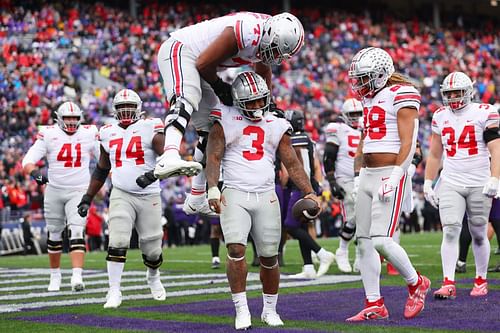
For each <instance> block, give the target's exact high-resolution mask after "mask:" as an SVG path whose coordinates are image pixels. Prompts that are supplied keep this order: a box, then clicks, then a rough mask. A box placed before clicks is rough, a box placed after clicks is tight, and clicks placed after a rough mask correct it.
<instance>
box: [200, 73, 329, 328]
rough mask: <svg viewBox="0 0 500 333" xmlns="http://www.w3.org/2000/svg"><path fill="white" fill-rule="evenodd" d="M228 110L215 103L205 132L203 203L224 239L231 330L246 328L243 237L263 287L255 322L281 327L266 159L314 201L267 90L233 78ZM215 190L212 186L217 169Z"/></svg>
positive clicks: (274, 209)
mask: <svg viewBox="0 0 500 333" xmlns="http://www.w3.org/2000/svg"><path fill="white" fill-rule="evenodd" d="M231 92H232V96H233V100H234V104H235V106H234V107H229V106H224V105H221V112H220V117H219V118H218V119H216V122H215V124H214V125H213V126H212V128H211V130H210V135H209V139H208V146H207V180H208V186H209V188H208V200H209V204H210V206H211V207H212V209H213V210H214V211H215V212H217V213H220V214H221V215H220V220H221V227H222V233H223V234H224V239H225V241H226V246H227V250H228V254H227V276H228V280H229V286H230V288H231V293H232V299H233V303H234V306H235V308H236V318H235V328H236V329H247V328H249V327H250V326H251V316H250V311H249V309H248V305H247V298H246V292H245V289H246V277H247V265H246V261H245V250H246V244H247V238H248V235H249V234H251V235H252V238H253V241H254V242H255V245H256V248H257V253H258V255H259V258H260V265H261V267H260V276H261V281H262V285H263V287H262V289H263V304H264V305H263V310H262V315H261V319H262V321H263V322H265V323H267V324H268V325H270V326H281V325H283V321H282V320H281V318H280V316H279V315H278V313H277V312H276V303H277V299H278V288H279V274H280V273H279V265H278V259H277V257H278V246H279V242H280V238H281V218H280V205H279V201H278V197H277V195H276V192H275V184H274V179H275V174H274V162H275V159H276V154H277V153H279V155H280V158H281V161H282V163H283V164H284V165H285V167H286V168H287V170H288V173H289V175H290V178H291V179H292V180H293V181H294V183H295V185H296V186H297V187H298V188H299V189H300V190H301V191H302V192H303V193H306V196H305V197H307V198H311V199H313V200H315V201H316V203H317V204H318V207H319V205H320V202H319V199H318V197H317V196H316V194H315V193H314V191H313V188H312V185H311V182H310V181H309V177H308V176H307V175H306V173H305V171H304V168H303V167H302V165H301V164H300V161H299V160H298V159H297V156H296V154H295V152H294V150H293V148H292V146H291V143H290V134H291V126H290V124H289V123H288V122H287V121H286V120H285V119H282V118H277V117H276V116H274V115H272V114H270V113H269V112H268V111H269V104H270V91H269V88H268V86H267V85H266V82H265V80H264V79H263V78H262V77H260V76H259V75H258V74H256V73H254V72H243V73H241V74H239V75H238V76H237V77H236V79H235V81H234V82H233V84H232V88H231ZM221 164H222V169H223V172H224V188H223V190H222V193H221V192H220V191H219V189H218V187H217V182H218V180H219V172H220V166H221Z"/></svg>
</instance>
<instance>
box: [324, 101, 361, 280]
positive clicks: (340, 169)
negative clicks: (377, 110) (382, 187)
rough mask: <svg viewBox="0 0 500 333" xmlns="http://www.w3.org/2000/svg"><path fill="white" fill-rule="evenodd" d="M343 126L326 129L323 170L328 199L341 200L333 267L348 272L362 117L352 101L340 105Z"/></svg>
mask: <svg viewBox="0 0 500 333" xmlns="http://www.w3.org/2000/svg"><path fill="white" fill-rule="evenodd" d="M340 116H341V118H342V119H343V120H344V122H343V123H330V124H328V125H327V127H326V130H325V133H326V144H325V153H324V155H323V166H324V168H325V173H326V179H327V180H328V183H329V184H330V190H331V193H332V195H333V196H334V197H335V198H337V199H339V200H342V202H341V209H342V217H343V225H342V230H341V231H340V233H339V237H340V240H339V248H338V249H337V251H336V252H335V257H336V261H337V266H338V268H339V270H340V271H341V272H344V273H350V272H352V267H351V264H350V263H349V242H350V240H351V239H352V238H353V237H354V233H355V231H356V220H355V214H354V196H353V195H352V189H353V187H354V156H355V154H356V149H357V147H358V145H359V140H360V137H361V131H360V130H359V122H360V119H362V117H363V105H362V104H361V102H360V101H358V100H357V99H355V98H349V99H347V100H346V101H345V102H344V104H343V105H342V109H341V114H340Z"/></svg>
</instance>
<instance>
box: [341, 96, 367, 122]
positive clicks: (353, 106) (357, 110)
mask: <svg viewBox="0 0 500 333" xmlns="http://www.w3.org/2000/svg"><path fill="white" fill-rule="evenodd" d="M340 118H341V119H343V120H344V122H345V123H346V124H347V125H349V126H350V127H352V128H358V127H359V125H360V119H362V118H363V104H361V102H360V101H358V100H357V99H355V98H349V99H347V100H346V101H345V102H344V104H343V105H342V109H341V113H340Z"/></svg>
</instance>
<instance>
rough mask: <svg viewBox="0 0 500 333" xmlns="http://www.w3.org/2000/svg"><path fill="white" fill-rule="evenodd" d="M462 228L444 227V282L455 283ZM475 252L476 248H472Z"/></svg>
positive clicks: (442, 254) (442, 252)
mask: <svg viewBox="0 0 500 333" xmlns="http://www.w3.org/2000/svg"><path fill="white" fill-rule="evenodd" d="M461 229H462V227H461V226H443V241H442V242H441V261H442V265H443V280H444V278H447V279H448V280H450V281H455V265H456V263H457V260H458V244H459V237H460V230H461ZM472 249H473V250H474V246H473V247H472Z"/></svg>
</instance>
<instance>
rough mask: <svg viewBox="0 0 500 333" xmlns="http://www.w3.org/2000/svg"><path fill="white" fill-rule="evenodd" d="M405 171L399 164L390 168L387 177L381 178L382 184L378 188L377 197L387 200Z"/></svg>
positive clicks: (389, 199)
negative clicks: (389, 173) (390, 171)
mask: <svg viewBox="0 0 500 333" xmlns="http://www.w3.org/2000/svg"><path fill="white" fill-rule="evenodd" d="M404 173H405V171H404V170H403V168H401V167H400V166H395V167H394V169H392V173H391V176H390V177H389V179H387V180H384V179H382V185H380V187H379V189H378V199H379V200H380V201H384V202H389V201H391V198H392V196H393V195H394V193H395V191H396V189H397V188H398V185H399V181H400V180H401V177H403V175H404Z"/></svg>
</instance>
